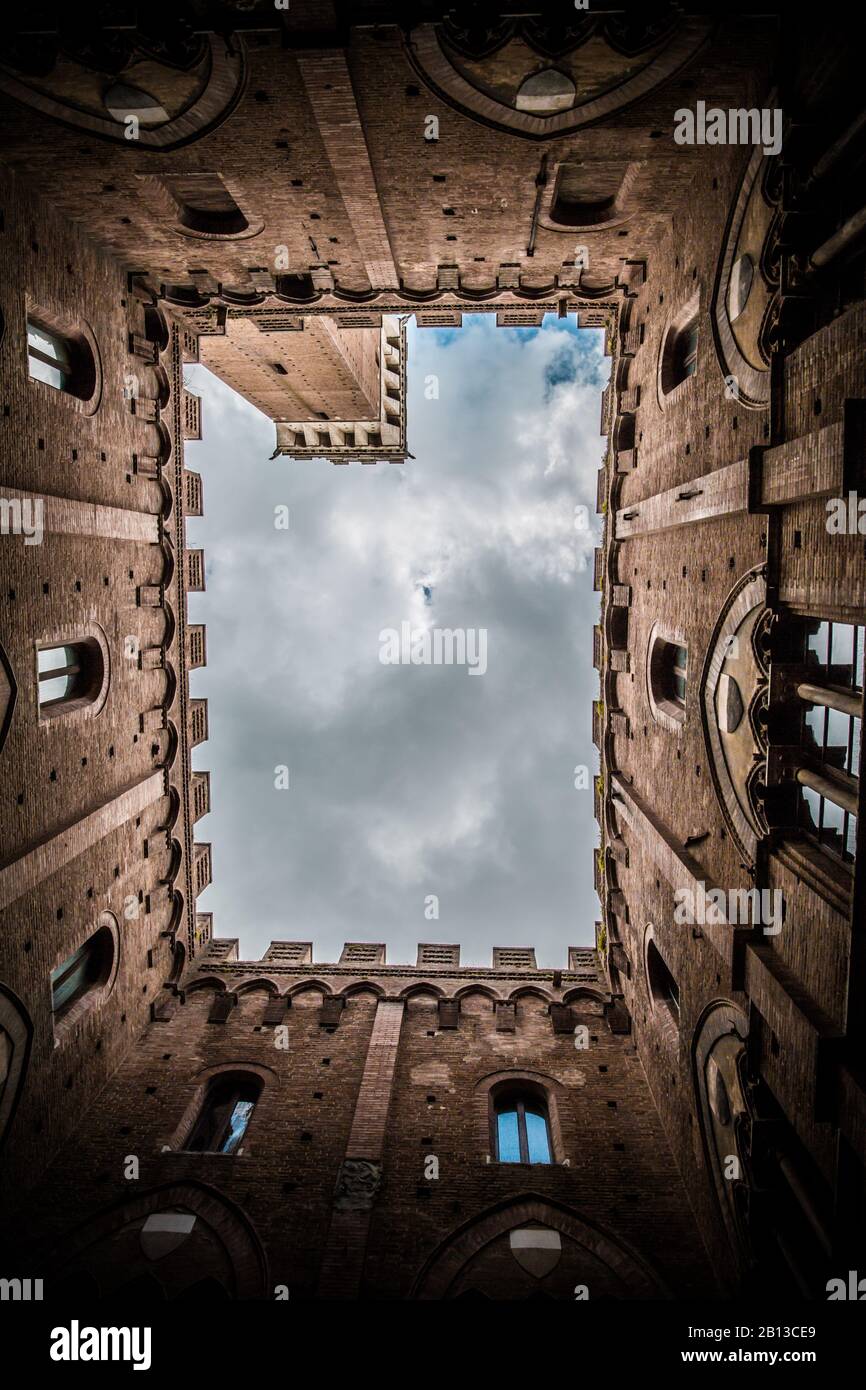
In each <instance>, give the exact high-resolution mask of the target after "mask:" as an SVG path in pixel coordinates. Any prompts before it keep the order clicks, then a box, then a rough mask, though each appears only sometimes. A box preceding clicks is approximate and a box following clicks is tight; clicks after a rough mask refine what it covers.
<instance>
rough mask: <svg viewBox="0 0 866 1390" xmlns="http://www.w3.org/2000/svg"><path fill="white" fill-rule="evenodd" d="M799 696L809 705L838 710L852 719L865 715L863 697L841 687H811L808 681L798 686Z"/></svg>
mask: <svg viewBox="0 0 866 1390" xmlns="http://www.w3.org/2000/svg"><path fill="white" fill-rule="evenodd" d="M797 694H798V695H799V697H800V699H801V700H805V701H806V703H807V704H809V705H823V706H824V708H826V709H836V710H838V711H839V713H840V714H849V715H850V716H851V718H852V719H860V718H861V717H862V714H863V697H862V695H858V694H857V692H856V691H854V690H846V689H845V688H844V686H841V685H810V683H809V682H808V681H803V683H802V684H801V685H798V686H797Z"/></svg>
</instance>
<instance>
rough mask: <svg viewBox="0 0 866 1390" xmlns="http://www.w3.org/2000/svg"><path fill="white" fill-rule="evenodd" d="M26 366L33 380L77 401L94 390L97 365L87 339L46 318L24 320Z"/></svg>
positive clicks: (81, 334) (41, 316)
mask: <svg viewBox="0 0 866 1390" xmlns="http://www.w3.org/2000/svg"><path fill="white" fill-rule="evenodd" d="M27 367H28V371H29V373H30V376H31V377H32V378H33V380H34V381H41V382H44V383H45V385H46V386H53V387H54V388H55V389H56V390H58V391H64V392H66V394H67V395H70V396H77V397H78V398H79V400H83V401H86V400H89V399H90V398H91V397H92V396H93V394H94V392H95V390H96V363H95V361H94V357H93V352H92V350H91V347H90V344H89V343H88V341H87V339H86V337H85V336H84V334H83V333H77V332H74V331H72V330H70V329H66V328H65V327H62V326H60V325H58V324H55V323H54V322H53V321H50V320H49V317H48V316H47V315H38V316H37V315H31V316H30V317H28V319H27Z"/></svg>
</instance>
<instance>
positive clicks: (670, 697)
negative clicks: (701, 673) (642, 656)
mask: <svg viewBox="0 0 866 1390" xmlns="http://www.w3.org/2000/svg"><path fill="white" fill-rule="evenodd" d="M688 665H689V653H688V648H687V647H685V646H683V644H682V643H680V642H674V641H671V640H669V639H668V638H666V637H663V636H662V635H661V634H660V633H657V632H655V631H653V633H652V634H651V637H650V650H649V662H648V667H649V670H648V674H649V693H650V703H651V705H652V707H653V714H654V715H655V716H656V717H658V713H659V711H661V712H662V713H663V714H667V715H669V716H670V717H671V718H672V719H675V720H677V721H678V723H680V724H681V723H682V722H683V721H684V719H685V717H686V681H687V680H688ZM661 722H664V721H661Z"/></svg>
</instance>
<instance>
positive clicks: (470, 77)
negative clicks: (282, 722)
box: [0, 0, 866, 1298]
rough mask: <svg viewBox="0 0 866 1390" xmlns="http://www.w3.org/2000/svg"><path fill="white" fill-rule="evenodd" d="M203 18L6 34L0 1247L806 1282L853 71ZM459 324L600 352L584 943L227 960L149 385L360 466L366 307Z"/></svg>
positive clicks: (839, 887) (169, 409) (390, 425)
mask: <svg viewBox="0 0 866 1390" xmlns="http://www.w3.org/2000/svg"><path fill="white" fill-rule="evenodd" d="M224 13H225V14H226V15H228V16H229V17H230V19H231V23H230V25H228V28H227V29H226V31H223V30H222V29H220V31H219V32H217V31H216V30H215V29H214V28H213V27H208V26H205V25H203V24H202V23H201V22H200V21H199V20H198V19H197V17H196V12H195V11H193V10H192V8H190V9H189V11H187V10H186V9H184V7H180V8H179V10H178V13H177V15H176V16H174V17H173V19H172V20H171V21H169V20H168V19H165V20H164V21H161V27H158V28H157V32H154V21H153V20H152V19H149V18H148V16H147V15H146V14H145V13H144V11H143V10H142V11H141V12H140V13H137V15H136V21H135V24H131V23H130V21H129V14H128V12H126V11H125V12H124V14H123V15H122V16H120V17H119V18H118V20H117V22H116V24H112V22H111V21H110V19H109V20H107V21H106V20H105V18H104V16H103V23H102V25H101V27H96V28H93V29H88V28H87V24H86V21H82V27H81V30H80V32H77V33H76V35H75V37H74V38H73V37H72V36H70V33H69V31H68V29H66V28H61V27H59V26H58V28H57V29H56V31H55V30H52V27H51V25H50V23H44V22H43V21H42V20H41V19H40V22H39V26H38V30H37V29H36V28H35V27H34V29H33V31H32V32H30V31H28V29H27V22H26V19H25V20H24V21H23V22H22V23H21V25H20V28H19V30H18V31H17V33H16V34H15V42H14V43H13V44H11V45H10V48H9V52H8V54H7V56H6V58H5V59H4V61H3V63H2V65H0V148H2V159H3V173H2V224H0V255H2V258H3V267H4V272H5V273H4V276H3V284H4V287H5V288H4V289H3V291H2V301H0V315H2V317H0V362H2V381H3V403H4V409H3V418H2V423H0V428H2V430H3V431H4V449H3V452H2V464H0V467H2V478H0V485H2V494H0V499H2V507H3V528H2V529H3V534H2V537H0V569H2V585H0V605H2V608H0V622H2V626H0V766H2V772H3V787H4V792H3V798H2V804H0V832H2V847H0V914H2V921H0V1043H2V1054H0V1057H2V1083H0V1084H2V1090H0V1142H2V1144H3V1149H2V1159H3V1162H4V1167H5V1168H6V1171H7V1173H8V1175H9V1180H8V1181H7V1182H5V1183H4V1185H3V1189H4V1194H5V1195H4V1197H3V1198H2V1201H3V1204H4V1206H3V1211H2V1217H3V1221H4V1224H5V1229H6V1234H7V1248H9V1249H10V1250H12V1251H17V1252H19V1257H20V1259H21V1260H22V1261H25V1262H27V1268H26V1269H23V1270H22V1274H32V1275H33V1276H34V1277H41V1276H43V1274H44V1275H45V1277H47V1278H48V1279H49V1281H50V1284H51V1287H52V1288H54V1289H55V1291H56V1293H57V1296H58V1297H59V1296H60V1293H61V1290H62V1289H63V1288H70V1287H72V1288H74V1287H81V1283H82V1281H83V1280H86V1279H90V1280H91V1281H92V1288H93V1291H94V1292H98V1293H100V1294H113V1293H116V1292H119V1291H120V1290H121V1288H122V1287H123V1286H126V1291H127V1292H129V1293H132V1294H136V1293H139V1294H141V1295H142V1296H145V1297H146V1296H152V1297H160V1298H161V1297H170V1298H173V1297H181V1296H186V1295H188V1294H190V1293H191V1292H192V1293H195V1294H196V1295H199V1294H200V1295H202V1296H205V1297H208V1296H211V1297H222V1296H231V1297H238V1298H249V1297H274V1296H281V1295H280V1294H277V1295H275V1293H274V1290H275V1289H278V1288H279V1289H281V1290H282V1289H285V1290H287V1291H288V1292H289V1294H290V1295H300V1296H306V1297H320V1298H353V1297H380V1298H382V1297H421V1298H440V1297H457V1296H472V1297H479V1296H482V1297H493V1298H500V1297H509V1298H511V1297H515V1298H523V1297H528V1296H531V1295H532V1294H534V1293H542V1294H544V1293H549V1294H550V1296H553V1297H558V1298H564V1297H569V1298H573V1297H575V1290H576V1289H583V1288H584V1287H585V1288H586V1290H587V1296H588V1297H590V1298H593V1297H595V1298H602V1297H604V1298H608V1297H610V1298H614V1297H617V1298H621V1297H625V1298H652V1297H665V1296H673V1297H685V1296H694V1295H695V1294H699V1295H703V1294H712V1293H716V1294H721V1295H738V1294H743V1293H748V1294H752V1295H757V1294H759V1293H760V1292H761V1291H762V1290H765V1289H766V1288H767V1287H772V1288H773V1289H774V1290H777V1291H780V1292H781V1293H782V1294H783V1295H788V1294H790V1295H792V1296H806V1297H820V1296H822V1290H823V1289H824V1288H825V1286H826V1280H827V1278H828V1277H829V1275H830V1274H831V1273H838V1272H840V1271H842V1272H844V1271H846V1270H848V1269H849V1268H856V1260H857V1257H858V1254H859V1255H860V1257H861V1258H862V1252H863V1249H864V1245H866V1241H864V1214H866V1179H864V1162H866V1094H864V1081H863V1036H862V1030H863V1024H862V1019H863V1017H864V1009H863V1007H862V1005H863V1000H862V998H861V995H862V993H863V989H864V985H863V981H864V978H866V976H864V970H863V959H862V956H863V939H864V935H863V934H864V923H866V910H864V887H863V856H862V854H861V853H860V852H859V851H860V850H861V848H862V846H861V839H862V831H861V830H860V823H861V822H860V817H859V811H860V804H861V790H860V787H861V782H860V771H861V761H862V751H861V749H862V743H861V735H860V731H861V728H862V712H863V684H864V681H863V652H864V624H866V555H864V534H866V517H864V516H863V511H864V510H866V509H864V508H862V507H861V505H860V498H861V495H862V493H863V492H864V488H866V482H864V478H863V469H864V462H863V460H864V439H863V432H864V410H866V407H864V401H866V380H864V371H866V368H864V351H863V349H864V336H866V306H864V296H866V281H864V270H866V257H864V251H863V243H862V240H861V228H862V210H861V209H860V207H859V202H858V188H859V187H862V180H861V179H860V174H861V173H862V168H863V161H864V148H863V137H862V129H863V127H862V120H860V119H859V109H858V97H857V90H858V88H857V75H856V73H855V71H854V69H853V66H852V64H853V63H854V60H855V55H854V54H853V52H851V51H848V50H847V49H846V47H845V46H844V45H843V44H842V43H840V41H839V39H838V37H837V36H836V35H835V34H834V32H833V29H832V24H831V21H830V19H828V20H826V21H825V20H824V19H822V18H821V17H815V18H814V20H813V23H812V26H811V27H810V29H809V32H808V34H806V33H805V32H796V31H794V30H793V29H792V28H790V27H785V26H782V25H780V23H779V22H778V21H777V20H776V19H774V18H773V17H772V16H768V15H767V13H766V11H761V12H760V13H758V12H757V10H756V13H755V14H754V15H750V14H745V15H741V16H737V17H731V16H728V15H727V14H726V15H725V16H724V17H721V18H720V17H715V16H714V15H712V14H711V13H709V12H708V10H707V9H706V8H702V7H696V8H695V10H694V11H690V10H689V8H688V7H685V9H684V10H682V11H680V10H677V11H674V10H672V9H666V8H659V9H650V8H648V7H641V8H640V11H639V12H638V11H636V12H635V13H632V12H631V11H629V10H623V11H618V12H615V13H605V14H604V15H597V16H596V15H593V14H591V13H584V12H579V13H572V12H571V10H569V13H568V16H567V18H564V19H561V20H556V21H555V20H551V19H550V18H549V17H546V16H545V14H544V13H541V12H540V13H539V14H537V15H535V16H532V15H525V14H521V15H520V16H515V17H502V15H500V14H493V13H492V12H491V13H487V12H486V11H484V12H482V11H481V10H480V9H478V8H470V9H467V11H466V16H465V18H461V17H460V15H459V13H456V12H455V11H454V10H453V8H452V7H447V6H436V5H432V4H431V5H423V4H422V5H420V6H418V7H416V8H414V9H413V10H412V12H411V14H409V15H406V14H402V13H397V12H392V11H390V10H389V9H388V8H387V7H383V6H381V5H365V4H362V3H359V4H355V5H349V6H334V5H331V4H328V3H326V0H321V3H312V2H311V3H310V4H308V5H306V6H292V7H290V8H289V9H287V10H285V11H278V12H275V11H274V8H273V6H270V7H268V6H265V5H255V4H253V5H249V4H247V5H243V6H241V5H238V6H237V7H233V6H231V5H227V6H225V7H224ZM684 112H685V113H686V115H687V116H688V115H691V116H692V117H693V121H692V126H691V135H689V126H688V122H686V121H684V119H683V113H684ZM713 113H718V114H717V115H713ZM750 113H753V114H750ZM708 116H709V117H710V119H711V120H712V121H715V125H714V126H713V127H712V130H713V138H709V134H708V129H709V128H708V125H707V119H708ZM698 126H700V130H699V131H698ZM680 136H682V137H683V138H680ZM469 312H495V313H496V315H497V322H499V323H501V324H503V325H505V326H527V327H531V326H538V325H539V324H540V323H541V321H542V318H543V316H544V314H546V313H556V314H559V315H569V314H573V315H575V316H576V318H577V322H578V324H579V325H581V326H586V327H603V328H604V329H605V332H606V336H607V344H608V347H609V350H610V353H611V358H612V363H613V366H612V376H611V382H610V385H609V387H608V388H607V391H606V392H605V395H604V398H603V402H602V419H601V430H602V434H604V435H605V436H606V437H607V440H608V449H607V458H606V463H605V465H604V467H603V468H602V469H601V471H600V474H599V487H598V507H599V512H600V514H601V516H602V526H603V541H602V544H601V545H600V547H599V550H598V552H597V555H596V565H595V575H594V580H595V586H596V588H597V590H598V591H599V592H600V595H601V618H600V622H599V625H598V627H597V628H596V630H595V632H594V635H593V648H594V658H595V663H596V666H597V667H598V670H599V680H600V690H599V699H598V701H597V702H596V704H595V705H594V708H593V728H594V735H595V739H596V743H597V745H598V748H599V754H600V770H599V775H598V778H597V780H596V783H595V796H596V806H597V815H598V820H599V825H600V827H601V848H600V850H599V852H598V853H597V856H596V868H597V874H596V886H597V889H598V893H599V898H600V901H601V904H602V911H601V920H600V923H599V926H598V930H597V936H596V947H595V950H594V951H589V950H587V951H586V952H583V951H577V952H573V953H572V954H571V957H570V959H569V968H568V970H567V971H566V970H565V969H563V971H562V972H559V971H539V970H537V969H536V968H535V965H534V959H533V958H532V956H531V953H528V952H517V953H513V958H512V959H509V958H508V956H507V953H503V952H502V951H500V950H498V948H497V951H495V952H494V962H493V966H492V968H491V969H489V970H472V969H466V968H463V967H460V966H459V953H458V954H456V955H455V950H456V948H453V947H434V946H425V947H422V948H419V951H420V954H419V959H418V962H417V964H416V966H414V967H409V966H387V965H386V963H385V956H384V949H383V948H381V947H376V946H365V945H356V946H350V947H347V948H346V950H345V951H344V954H343V958H342V959H341V961H340V962H338V963H336V964H333V965H328V966H324V965H320V964H318V963H313V961H312V958H311V955H310V952H309V949H308V948H307V947H306V945H305V944H304V943H300V944H299V943H293V942H285V943H280V942H277V943H274V944H273V945H272V947H271V949H270V950H269V952H268V953H267V955H266V957H265V959H264V960H263V961H262V962H257V963H252V964H251V963H249V962H241V961H238V960H237V958H236V946H235V945H233V943H232V941H231V940H230V939H227V940H220V939H216V940H214V938H213V936H212V924H211V922H210V919H209V916H208V915H207V914H203V913H199V912H197V910H196V898H197V896H198V894H199V893H201V891H202V890H203V888H204V887H205V886H206V885H207V883H208V882H209V880H210V875H211V864H210V846H209V845H208V844H206V843H198V842H197V841H196V834H195V825H196V822H197V821H198V820H199V819H200V818H201V817H202V816H203V815H204V814H206V812H207V810H208V808H209V804H210V802H209V797H210V787H209V780H208V778H207V774H204V773H195V774H194V773H192V771H191V763H190V750H191V748H192V747H193V746H194V745H195V744H197V743H199V742H201V741H202V739H204V738H206V736H207V707H206V702H204V701H200V700H191V699H190V697H189V690H188V680H187V673H188V671H189V670H190V669H192V668H194V667H198V666H201V665H203V664H204V663H205V660H206V642H205V632H204V629H203V628H202V627H201V626H198V625H191V624H189V623H188V622H187V618H186V594H187V593H188V592H189V591H190V590H197V589H201V588H202V587H203V586H204V583H205V568H204V556H203V554H202V552H201V551H200V550H196V549H193V548H190V547H189V546H188V545H187V543H186V535H185V517H186V516H187V515H197V514H200V512H201V508H202V505H203V500H202V484H201V479H200V478H199V477H198V476H197V475H196V474H194V473H192V472H190V471H189V470H187V469H186V468H185V467H184V461H183V441H184V438H199V437H201V430H202V424H201V418H200V407H199V402H198V399H197V398H196V397H195V396H194V395H193V394H192V393H191V392H189V391H187V390H185V388H184V385H183V377H182V369H183V363H184V362H185V361H203V362H205V363H206V364H207V365H208V366H210V368H211V370H213V371H214V372H215V373H216V374H217V375H219V376H221V377H222V378H223V379H224V380H225V381H226V382H227V383H228V384H230V385H232V386H233V387H234V388H235V389H236V390H238V391H239V392H240V393H241V394H242V395H244V396H245V397H246V398H247V399H248V400H250V401H252V402H253V403H254V404H255V405H257V406H258V407H259V408H260V409H262V410H264V411H265V412H266V413H267V414H268V415H269V416H270V417H271V418H272V419H273V420H274V421H275V425H276V453H277V454H280V453H285V454H288V455H290V456H301V457H314V458H316V457H321V458H332V459H334V461H337V462H350V461H351V460H358V459H360V460H361V461H363V462H366V463H376V462H377V461H387V462H395V461H399V460H401V459H403V458H404V457H406V456H407V452H408V451H407V448H406V438H407V436H406V413H405V399H406V393H405V374H406V353H405V318H406V316H407V315H409V314H414V315H415V317H416V320H417V322H418V323H419V324H420V325H421V326H428V327H449V326H451V327H459V326H460V323H461V321H462V315H463V314H464V313H469ZM287 466H290V465H288V464H287ZM217 872H218V866H217ZM592 915H594V914H592ZM227 925H229V927H230V929H236V928H237V926H238V925H239V924H227ZM371 934H372V935H375V927H373V928H371ZM359 952H360V954H359ZM564 955H565V952H564V951H563V956H564ZM280 1029H283V1030H285V1032H284V1033H283V1032H279V1031H278V1030H280ZM581 1029H586V1030H588V1031H587V1032H586V1033H585V1034H584V1033H583V1032H581V1031H580V1030H581ZM576 1030H577V1031H576ZM283 1042H285V1046H283V1045H282V1044H283ZM584 1043H585V1044H586V1045H585V1046H584V1045H583V1044H584ZM576 1044H579V1045H576ZM332 1068H333V1069H332ZM431 1097H432V1099H431ZM286 1116H288V1117H289V1118H288V1119H286ZM536 1146H537V1147H536ZM434 1172H435V1173H437V1174H438V1175H437V1176H433V1174H434ZM124 1271H125V1272H124Z"/></svg>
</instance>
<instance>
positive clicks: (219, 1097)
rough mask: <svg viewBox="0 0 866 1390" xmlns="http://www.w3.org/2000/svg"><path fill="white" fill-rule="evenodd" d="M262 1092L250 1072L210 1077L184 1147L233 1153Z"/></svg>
mask: <svg viewBox="0 0 866 1390" xmlns="http://www.w3.org/2000/svg"><path fill="white" fill-rule="evenodd" d="M261 1093H262V1082H261V1080H260V1078H259V1077H258V1076H254V1075H252V1074H251V1073H250V1072H228V1073H225V1072H224V1073H222V1074H221V1075H219V1076H214V1077H212V1078H211V1080H210V1081H209V1082H208V1083H207V1087H206V1090H205V1095H204V1100H203V1102H202V1107H201V1110H200V1111H199V1113H198V1117H197V1119H196V1121H195V1123H194V1125H193V1127H192V1131H191V1133H190V1136H189V1139H188V1140H187V1141H186V1144H185V1145H184V1148H186V1149H189V1150H191V1151H192V1152H193V1153H216V1154H233V1153H236V1152H237V1149H238V1146H239V1145H240V1143H241V1141H242V1139H243V1137H244V1134H245V1133H246V1129H247V1125H248V1124H249V1122H250V1118H251V1116H252V1113H253V1111H254V1109H255V1107H256V1103H257V1101H258V1099H259V1096H260V1095H261Z"/></svg>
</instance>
